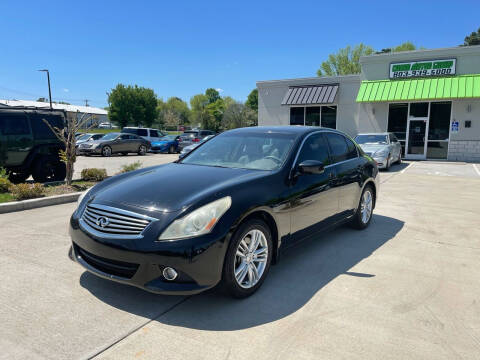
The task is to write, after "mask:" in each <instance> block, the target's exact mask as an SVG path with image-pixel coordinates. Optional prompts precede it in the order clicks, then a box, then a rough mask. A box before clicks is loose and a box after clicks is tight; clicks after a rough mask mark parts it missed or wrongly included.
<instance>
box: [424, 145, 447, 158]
mask: <svg viewBox="0 0 480 360" xmlns="http://www.w3.org/2000/svg"><path fill="white" fill-rule="evenodd" d="M447 155H448V141H429V142H428V144H427V158H428V159H446V158H447Z"/></svg>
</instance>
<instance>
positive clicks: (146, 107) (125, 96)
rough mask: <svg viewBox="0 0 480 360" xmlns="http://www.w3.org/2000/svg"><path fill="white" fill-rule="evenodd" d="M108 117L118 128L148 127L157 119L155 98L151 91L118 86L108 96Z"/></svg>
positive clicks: (137, 87) (136, 87) (135, 87)
mask: <svg viewBox="0 0 480 360" xmlns="http://www.w3.org/2000/svg"><path fill="white" fill-rule="evenodd" d="M108 104H109V110H108V117H109V119H110V121H112V122H114V123H116V124H118V125H119V126H120V127H125V126H127V125H135V126H140V125H141V126H146V127H150V126H151V125H152V124H153V122H154V121H155V119H156V118H157V96H156V95H155V93H154V92H153V90H152V89H147V88H144V87H139V86H137V85H135V86H131V85H128V86H125V85H123V84H118V85H117V86H116V87H115V89H112V91H111V92H110V93H109V94H108Z"/></svg>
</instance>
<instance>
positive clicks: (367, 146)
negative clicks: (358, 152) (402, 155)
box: [360, 144, 388, 154]
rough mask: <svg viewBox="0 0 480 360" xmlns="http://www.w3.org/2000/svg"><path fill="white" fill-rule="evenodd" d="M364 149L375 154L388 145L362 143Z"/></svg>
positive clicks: (385, 148)
mask: <svg viewBox="0 0 480 360" xmlns="http://www.w3.org/2000/svg"><path fill="white" fill-rule="evenodd" d="M360 147H361V148H362V150H363V151H365V152H366V153H369V154H373V153H375V152H377V151H380V150H387V149H388V145H382V144H362V145H360Z"/></svg>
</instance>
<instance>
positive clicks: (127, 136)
mask: <svg viewBox="0 0 480 360" xmlns="http://www.w3.org/2000/svg"><path fill="white" fill-rule="evenodd" d="M131 138H132V135H126V134H123V135H120V139H122V140H128V139H131Z"/></svg>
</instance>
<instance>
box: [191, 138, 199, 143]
mask: <svg viewBox="0 0 480 360" xmlns="http://www.w3.org/2000/svg"><path fill="white" fill-rule="evenodd" d="M192 141H193V142H199V141H200V139H199V138H195V139H193V140H192Z"/></svg>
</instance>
